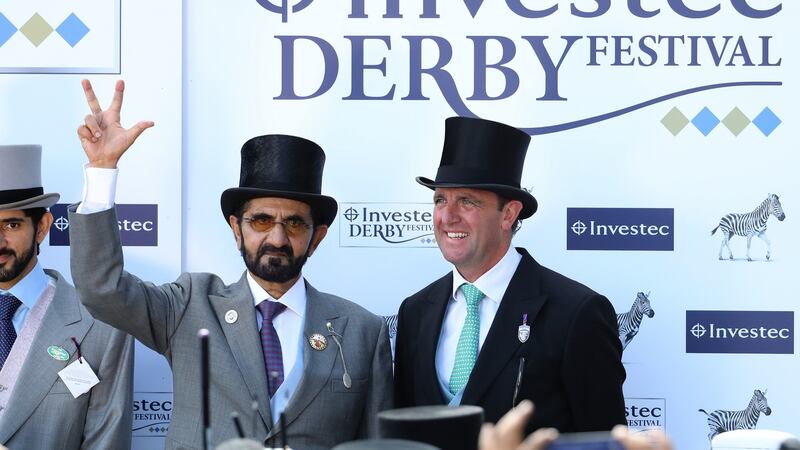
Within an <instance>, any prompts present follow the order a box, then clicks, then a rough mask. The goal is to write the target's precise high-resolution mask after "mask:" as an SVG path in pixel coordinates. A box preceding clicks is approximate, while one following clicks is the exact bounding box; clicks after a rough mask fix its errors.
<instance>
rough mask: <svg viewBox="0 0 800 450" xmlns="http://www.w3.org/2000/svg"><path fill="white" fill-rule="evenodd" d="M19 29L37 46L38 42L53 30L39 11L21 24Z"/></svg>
mask: <svg viewBox="0 0 800 450" xmlns="http://www.w3.org/2000/svg"><path fill="white" fill-rule="evenodd" d="M19 31H21V32H22V34H24V35H25V37H26V38H28V40H29V41H31V43H32V44H33V45H35V46H37V47H38V46H39V44H41V43H42V42H43V41H44V40H45V39H47V36H50V33H52V32H53V27H51V26H50V24H49V23H47V21H45V20H44V19H43V18H42V16H40V15H39V13H36V14H34V15H33V17H31V18H30V19H28V21H27V22H25V25H23V26H22V27H21V28H20V29H19Z"/></svg>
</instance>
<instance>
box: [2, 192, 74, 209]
mask: <svg viewBox="0 0 800 450" xmlns="http://www.w3.org/2000/svg"><path fill="white" fill-rule="evenodd" d="M59 198H61V195H59V194H56V193H49V194H42V195H37V196H36V197H31V198H26V199H24V200H19V201H16V202H11V203H4V204H0V211H11V210H17V209H33V208H50V207H51V206H53V205H55V204H56V203H57V202H58V199H59Z"/></svg>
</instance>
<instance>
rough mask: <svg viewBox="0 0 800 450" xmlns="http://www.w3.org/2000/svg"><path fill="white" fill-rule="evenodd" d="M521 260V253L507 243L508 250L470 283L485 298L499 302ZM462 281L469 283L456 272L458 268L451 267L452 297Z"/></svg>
mask: <svg viewBox="0 0 800 450" xmlns="http://www.w3.org/2000/svg"><path fill="white" fill-rule="evenodd" d="M521 260H522V255H520V254H519V252H517V250H516V249H515V248H514V246H513V245H509V246H508V251H506V254H505V255H503V257H502V258H500V261H498V262H497V264H495V265H494V266H493V267H492V268H491V269H489V270H488V271H487V272H486V273H484V274H483V275H481V276H480V277H478V279H477V280H475V282H474V283H472V285H474V286H475V287H476V288H478V289H480V291H481V292H483V294H484V295H486V298H488V299H490V300H492V301H494V302H495V303H500V300H502V299H503V295H505V293H506V289H508V285H509V284H510V283H511V277H513V276H514V272H516V271H517V266H519V262H520V261H521ZM464 283H469V281H467V280H465V279H464V277H462V276H461V274H460V273H458V269H456V268H455V267H453V298H457V297H456V293H457V292H458V288H459V287H461V285H462V284H464Z"/></svg>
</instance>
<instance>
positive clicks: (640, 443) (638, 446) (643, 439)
mask: <svg viewBox="0 0 800 450" xmlns="http://www.w3.org/2000/svg"><path fill="white" fill-rule="evenodd" d="M611 435H612V436H614V439H616V440H617V441H618V442H620V443H621V444H622V445H623V446H624V447H625V450H672V443H671V442H670V441H669V439H668V438H667V436H666V435H665V434H664V433H663V432H661V431H660V430H650V431H643V432H641V433H631V432H630V431H629V430H628V427H626V426H624V425H617V426H616V427H614V429H613V430H611Z"/></svg>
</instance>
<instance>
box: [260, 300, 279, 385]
mask: <svg viewBox="0 0 800 450" xmlns="http://www.w3.org/2000/svg"><path fill="white" fill-rule="evenodd" d="M256 308H258V310H259V311H261V318H262V319H263V321H262V322H261V348H262V350H263V351H264V368H265V369H266V370H267V388H268V389H269V396H270V398H272V397H273V396H275V392H277V391H278V388H279V387H281V383H283V353H281V340H280V339H278V332H277V331H275V325H273V324H272V319H274V318H275V317H276V316H277V315H278V314H280V313H282V312H283V311H284V310H285V309H286V305H284V304H283V303H278V302H271V301H269V300H264V301H263V302H261V303H259V304H258V306H256Z"/></svg>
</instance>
